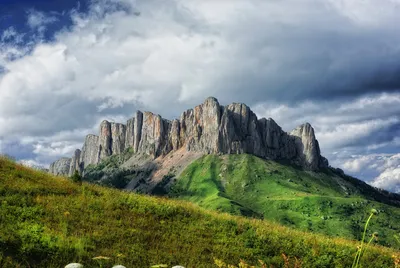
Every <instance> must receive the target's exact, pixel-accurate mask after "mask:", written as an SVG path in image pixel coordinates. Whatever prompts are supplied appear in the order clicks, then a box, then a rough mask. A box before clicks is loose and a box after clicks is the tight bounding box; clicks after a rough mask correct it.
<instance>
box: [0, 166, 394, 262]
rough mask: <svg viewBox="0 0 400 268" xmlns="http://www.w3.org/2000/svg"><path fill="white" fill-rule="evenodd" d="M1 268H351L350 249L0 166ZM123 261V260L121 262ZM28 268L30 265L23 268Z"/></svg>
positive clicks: (369, 254)
mask: <svg viewBox="0 0 400 268" xmlns="http://www.w3.org/2000/svg"><path fill="white" fill-rule="evenodd" d="M0 204H1V209H0V267H27V266H29V267H47V268H51V267H63V265H65V264H67V263H69V262H73V261H79V262H82V263H84V264H85V265H86V267H98V266H97V265H96V263H95V262H94V260H92V257H95V256H99V255H102V256H108V257H111V260H110V261H109V265H110V266H111V265H112V264H114V263H117V262H118V263H122V264H124V265H126V266H127V267H149V266H150V265H153V264H159V263H166V264H169V265H173V264H175V265H176V264H181V265H184V266H185V267H213V266H214V264H213V263H214V258H217V259H222V260H224V261H225V262H228V263H231V264H237V263H238V262H239V259H244V260H246V261H248V262H249V263H256V262H257V260H258V259H261V260H264V261H265V262H266V263H267V264H271V265H274V267H282V266H283V265H284V261H283V259H282V257H281V254H282V253H285V254H286V255H288V256H290V258H291V260H295V258H294V257H296V258H297V259H299V260H300V261H301V262H302V264H303V267H349V266H350V265H351V263H352V261H353V257H354V254H355V251H356V244H355V243H354V242H351V241H347V240H343V239H332V238H327V237H324V236H321V235H315V234H310V233H304V232H300V231H295V230H292V229H289V228H285V227H281V226H279V225H277V224H274V223H270V222H268V221H260V220H250V219H246V218H241V217H234V216H230V215H226V214H217V213H213V212H208V211H205V210H202V209H200V208H198V207H197V206H194V205H191V204H189V203H185V202H179V201H171V200H166V199H160V198H154V197H148V196H141V195H137V194H133V193H126V192H122V191H118V190H113V189H109V188H103V187H100V186H96V185H90V184H86V183H83V184H82V185H78V184H74V183H72V182H71V181H69V180H67V179H64V178H60V177H52V176H50V175H48V174H46V173H43V172H38V171H33V170H31V169H28V168H25V167H23V166H20V165H16V164H15V163H13V162H11V161H9V160H6V159H3V158H0ZM121 254H122V255H121ZM398 254H399V252H396V251H394V250H393V249H388V248H383V247H377V246H371V247H369V248H368V250H367V251H366V253H365V255H364V256H363V257H362V259H361V262H362V263H363V264H365V265H366V264H368V267H394V262H393V258H392V256H393V255H398ZM28 264H29V265H28Z"/></svg>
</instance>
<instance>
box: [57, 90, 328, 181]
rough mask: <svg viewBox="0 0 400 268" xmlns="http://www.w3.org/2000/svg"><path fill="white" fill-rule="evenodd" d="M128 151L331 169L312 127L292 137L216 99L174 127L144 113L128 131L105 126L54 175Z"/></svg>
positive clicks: (246, 110)
mask: <svg viewBox="0 0 400 268" xmlns="http://www.w3.org/2000/svg"><path fill="white" fill-rule="evenodd" d="M127 148H132V149H133V150H134V152H135V153H145V154H147V155H151V156H152V157H154V158H156V157H158V156H163V155H166V154H168V153H170V152H171V151H176V150H179V149H181V148H185V149H186V150H187V151H195V152H201V153H205V154H210V153H222V154H241V153H248V154H254V155H256V156H259V157H262V158H266V159H273V160H279V159H284V160H289V161H291V162H292V163H294V164H297V165H300V166H302V167H304V168H305V169H308V170H318V169H319V168H322V167H326V166H328V162H327V160H326V159H325V158H324V157H322V156H321V155H320V148H319V144H318V141H317V140H316V138H315V134H314V129H313V128H312V127H311V125H310V124H308V123H306V124H304V125H301V126H299V127H297V128H296V129H294V130H293V131H292V132H290V133H286V132H284V131H283V130H282V129H281V127H279V126H278V124H276V123H275V121H274V120H272V119H270V118H269V119H265V118H262V119H258V118H257V116H256V115H255V114H254V113H253V112H252V111H251V110H250V108H249V107H248V106H246V105H245V104H238V103H233V104H230V105H228V106H221V105H220V104H219V103H218V101H217V99H215V98H212V97H210V98H208V99H206V100H205V102H204V103H203V104H201V105H198V106H196V107H195V108H194V109H190V110H187V111H185V112H183V113H182V115H181V117H180V119H175V120H173V121H169V120H166V119H163V118H162V117H161V116H160V115H155V114H153V113H150V112H145V113H142V112H140V111H138V112H136V114H135V117H134V118H132V119H129V120H128V122H127V123H126V125H124V124H119V123H110V122H108V121H103V122H102V123H101V124H100V135H99V136H95V135H88V136H86V139H85V143H84V145H83V147H82V150H81V151H80V150H77V151H75V154H74V156H73V157H72V158H70V159H69V160H67V159H64V160H62V159H61V160H58V161H56V162H55V163H53V164H52V165H51V167H50V172H51V173H53V174H56V175H71V174H73V173H74V171H75V170H78V171H79V172H82V171H83V170H84V168H85V167H87V166H88V165H90V164H94V165H95V164H97V163H99V161H100V160H101V159H103V158H105V157H107V156H110V155H114V154H120V153H122V152H123V151H124V150H125V149H127ZM60 161H61V162H60ZM68 161H69V162H68ZM66 162H68V165H67V163H66ZM66 166H68V168H66Z"/></svg>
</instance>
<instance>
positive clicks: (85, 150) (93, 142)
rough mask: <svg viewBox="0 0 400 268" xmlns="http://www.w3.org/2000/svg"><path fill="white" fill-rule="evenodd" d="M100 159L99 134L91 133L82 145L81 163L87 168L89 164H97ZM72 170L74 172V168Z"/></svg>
mask: <svg viewBox="0 0 400 268" xmlns="http://www.w3.org/2000/svg"><path fill="white" fill-rule="evenodd" d="M99 160H100V155H99V136H96V135H92V134H89V135H87V136H86V138H85V143H84V144H83V147H82V152H81V158H80V165H81V167H82V168H83V169H85V168H86V167H87V166H89V165H96V164H97V163H98V162H99ZM71 172H72V173H73V172H74V170H73V171H71Z"/></svg>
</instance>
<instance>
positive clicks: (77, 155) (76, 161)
mask: <svg viewBox="0 0 400 268" xmlns="http://www.w3.org/2000/svg"><path fill="white" fill-rule="evenodd" d="M80 163H81V150H79V149H76V150H75V152H74V155H73V156H72V159H71V164H70V166H69V171H68V175H69V176H72V175H73V174H74V172H75V170H76V171H78V172H79V174H81V173H82V168H81V166H80Z"/></svg>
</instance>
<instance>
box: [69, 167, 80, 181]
mask: <svg viewBox="0 0 400 268" xmlns="http://www.w3.org/2000/svg"><path fill="white" fill-rule="evenodd" d="M71 180H72V181H73V182H75V183H82V176H81V175H79V172H78V171H77V170H75V172H74V175H72V176H71Z"/></svg>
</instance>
